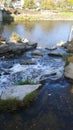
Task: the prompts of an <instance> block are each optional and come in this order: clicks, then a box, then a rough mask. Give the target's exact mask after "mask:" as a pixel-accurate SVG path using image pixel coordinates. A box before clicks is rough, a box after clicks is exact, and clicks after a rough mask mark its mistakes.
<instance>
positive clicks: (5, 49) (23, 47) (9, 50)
mask: <svg viewBox="0 0 73 130" xmlns="http://www.w3.org/2000/svg"><path fill="white" fill-rule="evenodd" d="M36 47H37V43H33V44H30V43H29V44H24V43H17V44H14V43H7V44H2V45H0V55H1V56H2V55H5V54H8V55H9V54H16V55H17V54H21V53H22V52H25V51H27V50H30V49H33V48H36Z"/></svg>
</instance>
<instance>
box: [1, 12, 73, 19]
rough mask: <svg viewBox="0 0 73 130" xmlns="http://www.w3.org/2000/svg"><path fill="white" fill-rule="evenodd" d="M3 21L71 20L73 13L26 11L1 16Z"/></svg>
mask: <svg viewBox="0 0 73 130" xmlns="http://www.w3.org/2000/svg"><path fill="white" fill-rule="evenodd" d="M3 19H4V21H9V20H10V21H44V20H45V21H46V20H65V21H66V20H70V21H71V20H73V12H68V11H67V12H62V11H61V12H53V11H39V12H37V11H36V12H34V11H29V12H28V11H26V12H20V13H19V12H18V11H17V13H11V14H7V15H4V16H3Z"/></svg>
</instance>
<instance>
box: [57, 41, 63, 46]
mask: <svg viewBox="0 0 73 130" xmlns="http://www.w3.org/2000/svg"><path fill="white" fill-rule="evenodd" d="M64 45H65V42H64V41H61V42H60V43H57V44H56V47H62V46H64Z"/></svg>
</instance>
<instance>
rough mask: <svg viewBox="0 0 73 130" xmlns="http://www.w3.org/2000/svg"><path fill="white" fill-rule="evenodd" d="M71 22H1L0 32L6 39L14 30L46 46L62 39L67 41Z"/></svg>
mask: <svg viewBox="0 0 73 130" xmlns="http://www.w3.org/2000/svg"><path fill="white" fill-rule="evenodd" d="M72 24H73V22H72V21H71V22H70V21H43V22H42V21H41V22H25V23H12V24H4V25H3V24H2V23H1V24H0V34H2V35H3V36H5V37H6V38H7V40H8V39H9V37H10V36H11V34H12V32H16V33H18V34H19V35H20V36H21V37H24V38H27V39H29V40H30V41H31V42H37V43H38V44H39V46H42V47H45V46H46V47H47V46H49V45H55V44H56V43H58V42H61V41H62V40H63V41H67V40H68V37H69V33H70V28H71V26H72Z"/></svg>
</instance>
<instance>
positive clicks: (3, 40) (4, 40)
mask: <svg viewBox="0 0 73 130" xmlns="http://www.w3.org/2000/svg"><path fill="white" fill-rule="evenodd" d="M3 43H6V38H5V37H3V36H0V44H3Z"/></svg>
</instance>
